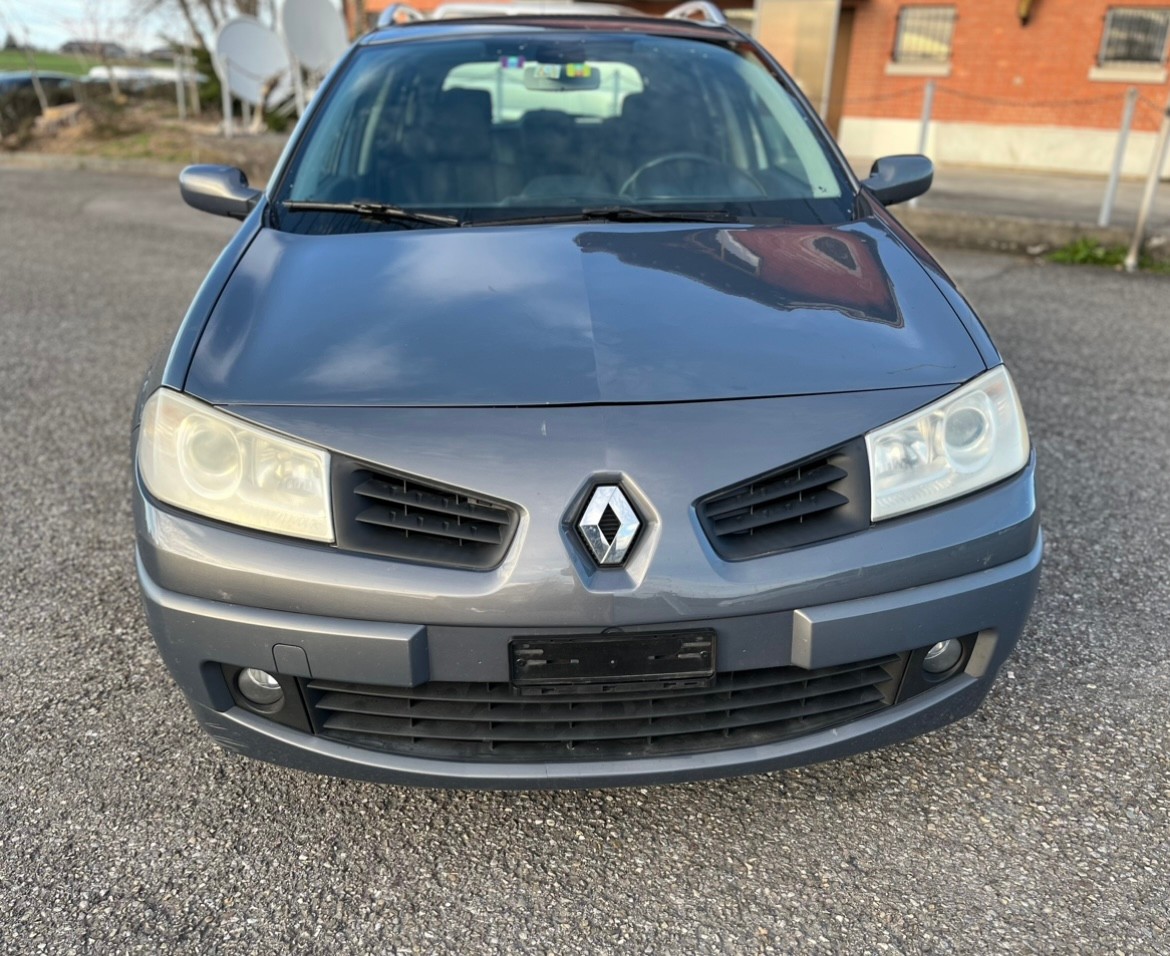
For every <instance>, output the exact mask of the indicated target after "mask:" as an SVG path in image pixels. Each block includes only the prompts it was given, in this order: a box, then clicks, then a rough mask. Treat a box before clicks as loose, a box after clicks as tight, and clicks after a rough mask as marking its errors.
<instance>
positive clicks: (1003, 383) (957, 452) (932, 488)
mask: <svg viewBox="0 0 1170 956" xmlns="http://www.w3.org/2000/svg"><path fill="white" fill-rule="evenodd" d="M865 444H866V447H867V448H868V449H869V473H870V487H871V492H870V493H871V505H872V510H871V515H872V518H873V520H874V521H881V520H882V519H884V518H893V517H894V516H895V515H900V514H905V513H906V512H908V511H917V510H919V509H920V508H929V507H931V506H932V505H936V504H939V503H940V502H943V501H949V500H951V499H952V498H958V497H959V496H960V495H966V494H970V493H971V492H972V491H977V490H978V489H980V488H984V487H986V486H987V485H991V484H994V483H995V482H997V481H1001V480H1002V479H1004V478H1007V477H1008V476H1009V475H1014V474H1015V473H1016V472H1017V471H1019V470H1020V469H1021V468H1023V467H1024V465H1026V464H1027V462H1028V451H1029V445H1028V428H1027V425H1025V424H1024V412H1023V409H1021V408H1020V399H1019V397H1018V396H1017V395H1016V389H1015V386H1014V385H1013V384H1012V378H1011V376H1010V375H1009V374H1008V371H1007V369H1006V368H1004V367H1003V366H1002V365H1001V366H999V367H998V368H994V369H992V370H991V371H990V372H987V373H985V374H983V375H981V376H979V378H977V379H975V380H974V381H972V382H968V383H967V384H966V385H964V386H963V387H962V388H960V389H958V390H957V391H954V392H951V394H950V395H947V396H946V397H945V398H942V399H940V400H939V401H937V402H935V403H934V404H933V405H928V406H927V407H926V408H923V409H920V410H918V411H916V412H913V413H911V414H910V415H907V416H906V417H905V418H900V419H898V420H897V421H896V422H891V423H890V424H888V425H883V426H882V427H881V428H877V429H874V430H873V431H872V432H870V433H869V434H868V435H866V436H865Z"/></svg>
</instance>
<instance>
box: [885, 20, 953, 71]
mask: <svg viewBox="0 0 1170 956" xmlns="http://www.w3.org/2000/svg"><path fill="white" fill-rule="evenodd" d="M957 19H958V17H957V16H956V12H955V8H954V7H903V8H902V9H901V10H900V11H899V12H898V33H897V36H896V37H895V38H894V62H895V63H948V62H949V61H950V59H951V42H952V40H953V39H954V35H955V21H956V20H957Z"/></svg>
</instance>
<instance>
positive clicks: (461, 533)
mask: <svg viewBox="0 0 1170 956" xmlns="http://www.w3.org/2000/svg"><path fill="white" fill-rule="evenodd" d="M356 520H357V521H360V522H362V524H374V525H378V526H379V527H382V528H393V529H395V530H397V531H404V532H409V533H411V534H431V535H435V536H437V537H440V538H454V539H455V540H457V541H474V542H476V543H477V544H499V543H500V528H499V525H494V524H488V525H482V524H474V523H464V522H461V521H452V520H449V519H447V518H443V517H441V516H435V515H432V514H427V513H425V512H423V513H419V514H408V513H406V512H404V511H395V510H394V509H393V508H389V507H386V506H383V505H375V506H373V507H371V508H366V509H365V511H360V512H358V515H357V518H356Z"/></svg>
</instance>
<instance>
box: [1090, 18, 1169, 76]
mask: <svg viewBox="0 0 1170 956" xmlns="http://www.w3.org/2000/svg"><path fill="white" fill-rule="evenodd" d="M1168 37H1170V7H1114V8H1113V9H1112V10H1110V11H1109V13H1108V14H1107V15H1106V17H1105V33H1104V35H1103V36H1102V37H1101V53H1100V55H1099V56H1098V58H1097V62H1098V63H1099V64H1100V65H1101V66H1105V65H1106V64H1109V63H1147V64H1150V65H1153V66H1161V65H1162V64H1163V63H1165V62H1166V45H1167V38H1168Z"/></svg>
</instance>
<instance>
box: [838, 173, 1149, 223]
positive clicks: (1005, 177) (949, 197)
mask: <svg viewBox="0 0 1170 956" xmlns="http://www.w3.org/2000/svg"><path fill="white" fill-rule="evenodd" d="M852 165H853V168H854V170H855V171H856V172H857V175H858V176H861V177H862V178H864V177H865V176H867V175H869V168H870V161H869V160H855V161H854V162H853V164H852ZM1105 183H1106V177H1105V176H1104V175H1100V176H1070V175H1068V174H1061V173H1046V172H1026V171H1023V170H1003V169H982V168H974V167H964V166H942V167H940V168H938V169H936V170H935V176H934V185H933V186H932V187H931V190H930V192H928V193H927V194H926V195H925V196H923V197H922V199H921V200H920V206H921V208H922V209H926V210H930V211H933V212H945V213H964V214H968V215H969V214H978V215H983V216H1009V217H1012V218H1023V219H1044V220H1050V221H1055V222H1075V223H1079V224H1081V225H1087V226H1094V225H1096V223H1097V216H1098V215H1099V214H1100V212H1101V200H1102V199H1103V198H1104V196H1105ZM1144 190H1145V177H1144V176H1143V177H1140V178H1137V179H1134V178H1131V179H1124V180H1122V181H1121V183H1120V184H1119V186H1118V190H1117V199H1116V202H1115V204H1114V207H1113V216H1112V219H1111V220H1110V225H1112V226H1116V227H1118V228H1120V229H1124V230H1129V231H1130V232H1132V231H1133V228H1134V225H1135V224H1136V222H1137V213H1138V208H1139V206H1140V205H1141V199H1142V193H1143V192H1144ZM1149 231H1150V232H1151V233H1162V234H1166V233H1170V181H1166V182H1162V183H1161V184H1160V185H1159V187H1158V191H1157V193H1155V195H1154V206H1153V208H1152V210H1151V213H1150V221H1149Z"/></svg>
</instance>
